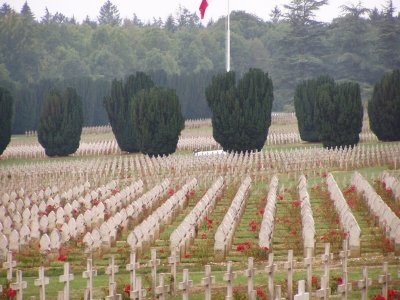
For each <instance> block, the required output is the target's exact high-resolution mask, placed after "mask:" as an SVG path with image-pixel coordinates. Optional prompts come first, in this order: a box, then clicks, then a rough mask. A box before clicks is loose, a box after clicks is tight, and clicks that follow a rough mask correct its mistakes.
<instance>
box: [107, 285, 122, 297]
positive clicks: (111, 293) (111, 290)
mask: <svg viewBox="0 0 400 300" xmlns="http://www.w3.org/2000/svg"><path fill="white" fill-rule="evenodd" d="M116 289H117V284H116V283H115V282H113V283H110V285H109V295H108V296H107V297H106V300H122V295H121V294H117V293H116V292H115V290H116Z"/></svg>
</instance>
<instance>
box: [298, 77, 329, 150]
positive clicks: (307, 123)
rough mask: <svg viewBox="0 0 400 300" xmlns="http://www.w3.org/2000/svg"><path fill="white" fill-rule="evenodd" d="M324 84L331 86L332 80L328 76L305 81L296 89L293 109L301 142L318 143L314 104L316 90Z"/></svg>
mask: <svg viewBox="0 0 400 300" xmlns="http://www.w3.org/2000/svg"><path fill="white" fill-rule="evenodd" d="M326 83H329V84H333V83H334V80H333V78H331V77H329V76H320V77H318V78H316V79H310V80H305V81H303V82H301V83H299V84H298V85H297V87H296V91H295V94H294V107H295V110H296V117H297V123H298V127H299V132H300V137H301V139H302V140H303V141H307V142H319V134H318V130H317V124H316V119H317V115H316V113H315V103H316V100H317V90H318V88H319V87H320V86H322V85H324V84H326Z"/></svg>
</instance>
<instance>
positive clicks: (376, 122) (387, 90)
mask: <svg viewBox="0 0 400 300" xmlns="http://www.w3.org/2000/svg"><path fill="white" fill-rule="evenodd" d="M368 116H369V124H370V127H371V129H372V131H373V132H374V133H375V134H376V136H377V137H378V139H379V140H381V141H398V140H400V70H394V71H393V72H391V73H388V74H386V75H385V76H383V78H382V79H381V80H380V81H378V82H377V83H376V84H375V87H374V93H373V96H372V99H371V100H370V101H369V102H368Z"/></svg>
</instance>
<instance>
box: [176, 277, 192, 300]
mask: <svg viewBox="0 0 400 300" xmlns="http://www.w3.org/2000/svg"><path fill="white" fill-rule="evenodd" d="M192 285H193V281H192V280H189V270H188V269H183V280H182V282H180V283H179V289H180V290H181V291H182V299H183V300H189V289H190V287H191V286H192Z"/></svg>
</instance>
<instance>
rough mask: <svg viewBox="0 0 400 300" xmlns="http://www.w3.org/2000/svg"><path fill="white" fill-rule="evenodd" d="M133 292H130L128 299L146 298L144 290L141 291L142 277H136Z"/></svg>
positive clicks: (140, 299) (139, 299) (138, 299)
mask: <svg viewBox="0 0 400 300" xmlns="http://www.w3.org/2000/svg"><path fill="white" fill-rule="evenodd" d="M135 286H136V288H135V290H133V291H131V292H130V298H131V299H135V300H142V299H144V297H146V290H145V289H142V277H136V282H135Z"/></svg>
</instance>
